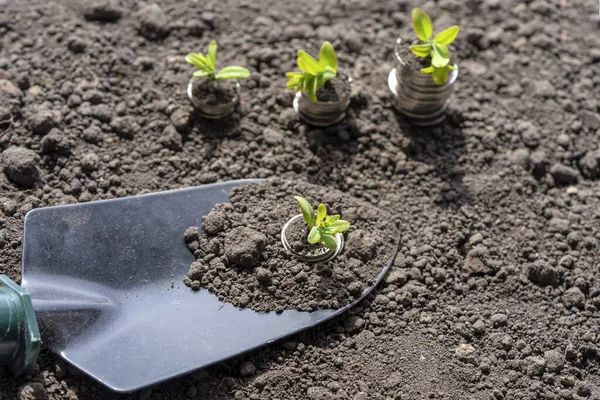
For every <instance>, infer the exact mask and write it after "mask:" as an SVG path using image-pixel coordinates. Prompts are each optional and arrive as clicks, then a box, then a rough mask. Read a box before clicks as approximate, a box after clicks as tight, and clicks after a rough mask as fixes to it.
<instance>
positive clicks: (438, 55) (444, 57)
mask: <svg viewBox="0 0 600 400" xmlns="http://www.w3.org/2000/svg"><path fill="white" fill-rule="evenodd" d="M449 62H450V51H448V47H446V45H444V44H439V43H434V44H433V54H432V56H431V64H432V65H433V66H434V67H436V68H442V67H445V66H446V65H448V63H449Z"/></svg>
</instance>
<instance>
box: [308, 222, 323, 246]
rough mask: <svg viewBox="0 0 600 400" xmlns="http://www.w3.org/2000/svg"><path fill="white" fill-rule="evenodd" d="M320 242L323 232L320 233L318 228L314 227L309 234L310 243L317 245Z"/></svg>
mask: <svg viewBox="0 0 600 400" xmlns="http://www.w3.org/2000/svg"><path fill="white" fill-rule="evenodd" d="M320 240H321V232H319V230H318V229H317V227H316V226H313V227H312V229H311V230H310V233H309V234H308V243H310V244H315V243H319V241H320Z"/></svg>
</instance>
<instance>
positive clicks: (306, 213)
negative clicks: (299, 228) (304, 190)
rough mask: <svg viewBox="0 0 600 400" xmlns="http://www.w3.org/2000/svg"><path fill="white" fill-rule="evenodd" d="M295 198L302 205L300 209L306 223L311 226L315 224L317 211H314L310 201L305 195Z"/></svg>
mask: <svg viewBox="0 0 600 400" xmlns="http://www.w3.org/2000/svg"><path fill="white" fill-rule="evenodd" d="M294 198H295V199H296V201H298V204H299V205H300V209H301V210H302V216H303V217H304V220H305V221H306V224H307V225H308V226H311V227H312V226H314V225H315V212H314V211H313V208H312V206H311V205H310V203H309V202H308V201H307V200H306V199H305V198H304V197H300V196H294Z"/></svg>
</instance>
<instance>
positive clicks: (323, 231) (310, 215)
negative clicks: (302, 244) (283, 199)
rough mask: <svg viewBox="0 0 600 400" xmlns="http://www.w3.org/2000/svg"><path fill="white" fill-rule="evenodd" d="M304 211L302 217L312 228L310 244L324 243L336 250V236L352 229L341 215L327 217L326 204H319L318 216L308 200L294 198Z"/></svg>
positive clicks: (309, 238) (309, 236) (309, 237)
mask: <svg viewBox="0 0 600 400" xmlns="http://www.w3.org/2000/svg"><path fill="white" fill-rule="evenodd" d="M294 198H295V199H296V200H297V201H298V204H299V205H300V209H301V210H302V216H303V217H304V220H305V221H306V224H307V225H308V227H309V228H310V232H309V233H308V238H307V240H308V243H310V244H317V243H319V242H321V243H323V244H324V245H325V247H327V248H328V249H330V250H335V248H336V247H337V242H336V240H335V237H334V235H335V234H336V233H342V232H345V231H347V230H348V229H349V228H350V222H348V221H345V220H343V219H340V215H339V214H335V215H331V216H330V215H327V209H326V208H325V204H323V203H321V204H319V207H318V208H317V215H315V212H314V211H313V208H312V206H311V205H310V203H309V202H308V201H306V199H304V198H303V197H300V196H294Z"/></svg>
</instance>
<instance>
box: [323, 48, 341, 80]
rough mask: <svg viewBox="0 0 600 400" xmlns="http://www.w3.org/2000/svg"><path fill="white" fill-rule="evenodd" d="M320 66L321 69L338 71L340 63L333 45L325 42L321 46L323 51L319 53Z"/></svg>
mask: <svg viewBox="0 0 600 400" xmlns="http://www.w3.org/2000/svg"><path fill="white" fill-rule="evenodd" d="M319 64H320V65H321V68H325V67H330V68H331V69H333V71H334V72H335V71H337V68H338V61H337V57H336V55H335V50H334V49H333V46H332V45H331V43H329V42H325V43H323V45H322V46H321V51H320V52H319ZM334 76H335V75H334Z"/></svg>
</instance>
